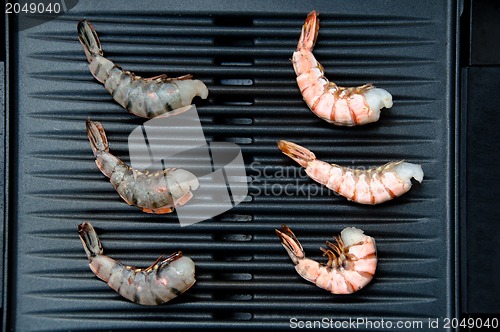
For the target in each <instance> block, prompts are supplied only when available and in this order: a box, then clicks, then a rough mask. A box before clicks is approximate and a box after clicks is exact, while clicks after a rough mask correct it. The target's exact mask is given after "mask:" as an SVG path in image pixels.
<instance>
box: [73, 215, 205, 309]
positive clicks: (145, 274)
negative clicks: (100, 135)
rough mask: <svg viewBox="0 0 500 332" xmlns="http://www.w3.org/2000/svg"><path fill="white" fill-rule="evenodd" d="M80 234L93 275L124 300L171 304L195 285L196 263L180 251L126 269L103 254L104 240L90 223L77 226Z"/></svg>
mask: <svg viewBox="0 0 500 332" xmlns="http://www.w3.org/2000/svg"><path fill="white" fill-rule="evenodd" d="M78 235H79V236H80V240H81V241H82V244H83V248H84V249H85V253H86V254H87V258H88V260H89V266H90V269H91V270H92V272H94V274H95V275H96V276H97V277H99V279H101V280H103V281H105V282H106V283H107V284H108V285H109V287H111V288H112V289H114V290H115V291H116V292H117V293H119V294H120V295H121V296H123V297H124V298H126V299H128V300H130V301H132V302H135V303H138V304H142V305H158V304H162V303H165V302H168V301H170V300H172V299H174V298H176V297H177V296H178V295H180V294H182V293H184V292H185V291H187V290H188V289H189V288H190V287H191V286H193V284H194V283H195V281H196V280H195V277H194V262H193V261H192V260H191V258H189V257H186V256H183V255H182V252H180V251H178V252H175V253H173V254H172V255H170V256H168V257H167V258H165V259H162V258H163V256H160V257H159V258H158V259H157V260H156V261H155V262H154V263H153V264H152V265H151V266H150V267H148V268H145V269H138V268H136V267H133V266H126V265H124V264H122V263H121V262H119V261H117V260H114V259H113V258H111V257H109V256H106V255H103V249H102V245H101V241H100V240H99V237H98V236H97V234H96V232H95V230H94V227H92V225H91V224H90V223H88V222H84V223H83V224H80V225H78Z"/></svg>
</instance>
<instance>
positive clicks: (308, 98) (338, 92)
mask: <svg viewBox="0 0 500 332" xmlns="http://www.w3.org/2000/svg"><path fill="white" fill-rule="evenodd" d="M318 32H319V20H318V17H317V15H316V12H315V11H312V12H311V13H309V15H307V18H306V21H305V23H304V25H303V26H302V33H301V35H300V39H299V43H298V45H297V50H296V51H295V52H294V53H293V58H292V62H293V68H294V69H295V73H296V74H297V84H298V85H299V88H300V91H301V93H302V96H303V97H304V100H305V102H306V103H307V106H309V108H310V109H311V111H312V112H313V113H314V114H316V115H317V116H318V117H320V118H321V119H323V120H325V121H328V122H331V123H333V124H335V125H338V126H355V125H363V124H367V123H370V122H375V121H377V120H378V119H379V117H380V109H381V108H383V107H386V108H391V107H392V96H391V95H390V94H389V92H387V91H385V90H383V89H378V88H375V87H374V86H373V85H371V84H366V85H363V86H359V87H354V88H344V87H340V86H338V85H336V84H335V83H333V82H330V81H328V79H327V78H326V77H325V76H324V71H323V67H322V66H321V64H320V63H319V62H318V61H317V60H316V58H315V57H314V55H313V53H312V50H313V47H314V45H315V44H316V38H317V37H318Z"/></svg>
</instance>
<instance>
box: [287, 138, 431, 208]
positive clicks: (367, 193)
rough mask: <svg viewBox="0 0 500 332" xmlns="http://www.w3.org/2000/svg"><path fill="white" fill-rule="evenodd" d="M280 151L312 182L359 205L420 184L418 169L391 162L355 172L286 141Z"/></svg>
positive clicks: (387, 198) (396, 194) (375, 201)
mask: <svg viewBox="0 0 500 332" xmlns="http://www.w3.org/2000/svg"><path fill="white" fill-rule="evenodd" d="M278 147H279V148H280V150H281V151H282V152H283V153H284V154H286V155H287V156H289V157H290V158H292V159H293V160H295V161H296V162H297V163H299V165H300V166H302V167H304V168H305V169H306V173H307V175H308V176H309V177H310V178H311V179H313V180H314V181H316V182H318V183H321V184H323V185H325V186H326V187H327V188H329V189H331V190H333V191H335V192H336V193H338V194H340V195H342V196H344V197H345V198H347V199H348V200H350V201H354V202H357V203H361V204H379V203H382V202H385V201H388V200H391V199H393V198H396V197H398V196H401V195H403V194H404V193H406V192H407V191H408V190H410V188H411V186H412V183H411V178H414V179H415V180H417V181H418V182H422V180H423V178H424V172H423V171H422V167H421V166H420V165H416V164H411V163H407V162H404V161H394V162H390V163H387V164H385V165H383V166H380V167H373V168H370V169H368V170H357V169H352V168H348V167H342V166H339V165H336V164H329V163H327V162H324V161H321V160H318V159H316V156H315V155H314V153H312V152H311V151H309V150H308V149H306V148H304V147H302V146H300V145H297V144H295V143H292V142H288V141H279V142H278Z"/></svg>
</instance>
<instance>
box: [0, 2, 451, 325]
mask: <svg viewBox="0 0 500 332" xmlns="http://www.w3.org/2000/svg"><path fill="white" fill-rule="evenodd" d="M313 9H315V10H317V11H319V13H320V19H321V29H320V32H319V37H318V43H317V47H316V48H315V55H316V57H317V58H318V60H319V61H321V63H322V65H323V66H324V67H325V69H326V75H327V77H329V78H330V79H331V80H332V81H335V82H336V83H338V84H339V85H344V86H353V85H361V84H364V83H367V82H372V83H373V84H375V85H376V86H378V87H380V88H384V89H387V90H388V91H390V92H391V93H392V95H393V97H394V106H393V107H392V108H391V109H390V110H383V112H382V116H381V119H380V121H379V122H377V123H375V124H372V125H366V126H362V127H359V128H358V127H356V128H341V127H336V126H332V125H329V124H328V123H326V122H324V121H322V120H320V119H319V118H317V117H316V116H314V115H313V114H312V113H311V112H310V111H309V109H308V108H307V106H306V105H305V103H304V102H303V100H302V97H301V95H300V92H299V90H298V88H297V86H296V83H295V76H294V72H293V68H292V65H291V62H290V58H291V56H292V53H293V51H294V50H295V47H296V44H297V40H298V37H299V34H300V29H301V26H302V24H303V22H304V19H305V17H306V15H307V13H308V12H309V11H311V10H313ZM457 11H458V9H457V8H456V4H455V3H454V1H451V0H450V1H431V0H422V1H413V0H407V1H381V0H380V1H378V0H375V1H315V2H314V5H313V4H312V3H311V2H308V1H244V0H241V1H239V0H237V1H201V0H200V1H195V0H193V1H180V2H179V1H176V2H174V1H163V2H159V1H141V2H138V1H137V2H135V3H131V2H127V3H125V2H123V1H106V2H97V1H80V2H79V3H78V5H77V6H76V7H74V8H73V9H71V11H69V12H68V13H67V14H65V15H62V16H61V17H59V18H57V19H55V20H52V21H50V22H47V23H44V24H41V25H38V26H36V27H33V28H31V29H27V30H24V31H21V32H16V31H17V26H18V24H19V22H18V21H17V20H16V17H15V16H9V21H8V29H9V34H8V42H9V44H8V45H9V47H8V62H7V71H6V73H7V80H8V82H9V83H8V86H7V87H8V104H7V107H8V112H7V119H6V120H7V125H8V127H7V129H8V134H9V135H8V147H9V148H8V152H9V158H8V160H7V163H8V166H9V168H8V169H9V176H8V187H7V189H6V190H8V191H7V192H6V193H7V198H8V210H7V221H8V222H7V225H8V227H7V229H6V232H7V233H6V234H7V237H6V240H7V241H8V247H7V249H8V251H7V253H6V257H7V261H6V264H7V267H8V272H7V274H6V277H7V282H8V283H7V286H6V288H5V289H4V291H6V292H7V296H8V298H7V299H8V301H7V305H6V307H5V308H4V312H5V313H4V315H5V316H4V319H5V322H6V323H5V325H4V327H5V328H7V329H9V328H15V329H17V330H19V331H26V330H37V331H56V330H83V329H92V330H95V329H107V330H110V329H124V328H126V329H162V330H166V329H173V330H180V329H196V328H216V329H218V330H220V329H223V328H231V329H256V328H288V327H289V326H290V320H291V319H293V318H296V319H297V320H321V319H323V318H327V319H332V320H334V321H344V320H349V319H351V320H356V319H361V318H364V319H368V320H371V321H380V320H382V319H384V320H385V321H391V322H394V323H395V322H397V321H422V322H423V324H424V325H423V330H425V329H427V323H428V319H429V318H437V317H440V318H443V317H456V310H457V305H456V301H457V297H456V295H455V289H456V286H457V285H456V283H455V280H456V274H457V273H456V265H455V264H456V261H457V260H456V251H455V238H456V229H455V223H456V219H455V199H454V197H455V182H454V181H455V163H454V160H455V145H454V142H455V117H456V108H457V105H456V89H455V85H456V65H457V64H456V38H455V37H456V30H457V15H458V14H457ZM83 18H86V19H88V20H90V21H91V22H92V23H93V24H94V26H95V28H96V30H97V31H98V33H99V34H100V36H101V41H102V44H103V48H104V52H105V55H106V56H107V57H109V58H110V59H111V60H113V61H115V62H116V63H118V64H120V65H121V66H122V67H123V68H125V69H128V70H132V71H134V72H136V73H138V74H140V75H142V76H146V77H147V76H154V75H157V74H160V73H168V74H169V76H178V75H182V74H186V73H190V74H193V75H194V77H196V78H198V79H201V80H202V81H204V82H205V83H206V84H207V86H208V87H209V90H210V95H209V98H208V100H206V101H202V100H200V99H195V102H196V105H197V109H198V112H199V115H200V119H201V123H202V126H203V130H204V133H205V136H206V138H207V140H208V141H216V142H217V141H218V142H220V141H227V142H233V143H236V144H238V145H239V146H240V147H241V150H242V154H243V158H244V160H245V165H246V167H247V169H246V171H247V175H248V177H249V195H248V197H247V199H246V200H245V201H244V202H243V203H241V204H240V205H238V206H236V207H234V208H233V209H232V210H230V211H228V212H226V213H224V214H222V215H220V216H217V217H214V218H212V219H210V220H207V221H203V222H201V223H198V224H195V225H192V226H188V227H183V228H181V227H180V225H179V223H178V221H177V217H176V214H175V213H174V214H170V215H149V214H144V213H142V212H140V211H139V210H138V209H137V208H134V207H129V206H127V205H126V204H125V203H124V202H123V201H122V200H121V199H120V198H119V197H118V195H117V194H116V192H115V191H114V190H113V188H112V186H111V184H110V183H109V181H108V180H107V179H106V178H104V176H103V175H101V173H100V172H99V171H98V169H97V168H96V166H95V163H94V160H93V156H92V152H91V149H90V146H89V142H88V139H87V136H86V133H85V119H86V118H87V116H89V115H90V116H91V117H92V118H93V119H95V120H98V121H102V122H103V124H104V125H105V127H106V130H107V133H108V138H109V141H110V145H111V149H112V151H113V152H114V153H115V154H116V155H117V156H118V157H120V158H123V159H124V160H125V161H128V160H129V159H128V148H127V137H128V135H129V134H130V132H131V131H132V130H133V129H135V128H136V127H137V126H139V125H140V124H142V123H143V119H139V118H137V117H134V116H132V115H130V114H128V113H127V112H126V111H125V110H123V109H122V108H121V107H120V106H119V105H118V104H117V103H115V102H114V101H113V100H112V98H111V96H110V95H109V94H108V93H107V91H105V89H104V87H103V86H102V85H101V84H99V83H98V82H97V81H95V80H94V79H93V77H92V76H91V74H90V72H89V70H88V65H87V62H86V60H85V56H84V53H83V51H82V48H81V46H80V44H79V42H78V40H77V35H76V23H77V21H78V20H80V19H83ZM279 139H287V140H290V141H294V142H296V143H298V144H301V145H304V146H306V147H308V148H310V149H311V150H312V151H314V152H315V153H316V155H317V156H318V157H319V158H321V159H323V160H325V161H329V162H336V163H339V164H342V165H346V166H362V167H366V166H373V165H379V164H383V163H385V162H387V161H391V160H399V159H406V160H407V161H409V162H414V163H419V164H421V165H422V167H423V170H424V172H425V178H424V181H423V183H422V184H421V185H418V184H416V185H414V188H412V189H411V191H410V192H409V193H407V194H406V195H404V196H402V197H400V198H398V199H395V200H394V201H391V202H388V203H386V204H382V205H378V206H362V205H357V204H354V203H350V202H348V201H347V200H345V199H343V198H341V197H338V196H336V195H333V194H332V193H331V192H329V191H328V190H326V189H325V188H322V187H320V186H317V185H316V184H315V183H314V182H313V181H312V180H310V179H308V178H306V177H305V176H304V172H303V171H299V168H298V167H297V165H296V164H295V163H294V162H293V161H292V160H290V159H289V158H288V157H286V156H284V155H283V154H281V153H280V151H279V150H278V148H277V147H276V142H277V140H279ZM284 188H288V191H287V192H285V191H284ZM83 221H90V222H92V223H93V225H94V226H95V227H96V229H97V231H98V233H99V234H100V237H101V240H102V242H103V246H104V248H105V250H106V253H107V254H109V255H110V256H111V257H113V258H116V259H119V260H121V261H123V262H125V263H126V264H130V265H136V266H148V265H149V264H151V263H152V262H153V261H154V260H155V259H156V258H157V257H158V256H159V255H160V254H162V253H165V254H169V253H171V252H173V251H176V250H182V251H183V252H184V253H185V254H186V255H188V256H190V257H191V258H192V259H193V260H194V261H195V262H196V268H197V280H198V281H197V283H196V284H195V286H194V287H193V288H192V289H190V290H189V291H188V292H187V293H185V294H183V295H182V296H180V297H179V298H177V299H176V300H174V301H172V302H171V303H168V304H166V305H162V306H158V307H143V306H139V305H136V304H133V303H131V302H129V301H127V300H124V299H123V298H121V297H120V296H119V295H118V294H116V293H115V292H114V291H112V290H111V289H110V288H109V287H108V286H107V285H106V284H105V283H104V282H102V281H100V280H98V279H97V278H96V277H95V276H94V275H93V274H92V272H91V271H90V269H89V268H88V264H87V260H86V258H85V255H84V251H83V249H82V246H81V243H80V240H79V239H78V234H77V224H79V223H81V222H83ZM282 223H286V224H287V225H288V226H290V227H291V228H292V229H293V230H294V231H295V233H296V234H297V236H298V237H299V239H300V240H301V241H302V244H303V245H304V248H305V250H306V253H308V255H309V256H311V257H312V258H313V259H318V260H325V261H326V259H325V258H322V257H321V252H320V251H319V247H320V246H322V245H324V241H325V240H327V239H331V238H332V236H333V235H335V234H337V233H338V232H340V230H342V229H343V228H344V227H346V226H355V227H358V228H361V229H363V230H365V232H366V233H367V234H369V235H371V236H373V237H375V238H376V240H377V244H378V247H377V249H378V254H379V265H378V268H377V273H376V276H375V279H374V280H373V282H372V283H371V284H369V285H368V286H367V287H366V288H365V289H363V290H361V291H359V292H358V293H355V294H353V295H349V296H338V295H332V294H329V293H328V292H325V291H323V290H321V289H319V288H317V287H315V286H314V285H312V284H310V283H308V282H306V281H304V280H303V279H302V278H301V277H300V276H299V275H297V273H296V272H295V270H294V268H293V264H292V262H291V261H290V259H289V257H288V256H287V254H286V252H285V250H284V249H283V248H282V246H281V244H280V242H279V240H278V238H277V237H276V234H275V233H274V229H275V228H278V227H280V226H281V224H282ZM360 328H362V327H361V326H360ZM365 329H369V328H368V327H366V326H365Z"/></svg>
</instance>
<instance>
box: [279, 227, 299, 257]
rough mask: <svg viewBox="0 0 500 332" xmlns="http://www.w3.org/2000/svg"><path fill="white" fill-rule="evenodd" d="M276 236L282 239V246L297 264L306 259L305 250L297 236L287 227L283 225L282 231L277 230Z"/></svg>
mask: <svg viewBox="0 0 500 332" xmlns="http://www.w3.org/2000/svg"><path fill="white" fill-rule="evenodd" d="M275 231H276V234H277V235H278V237H279V238H280V239H281V244H282V245H283V247H284V248H285V250H286V252H287V253H288V255H289V256H290V258H291V259H292V261H293V262H294V263H295V264H298V262H299V260H300V259H302V258H304V257H305V253H304V249H302V245H301V244H300V242H299V240H297V237H296V236H295V234H293V232H292V230H291V229H290V228H289V227H288V226H287V225H284V224H283V225H282V226H281V230H278V229H275Z"/></svg>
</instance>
